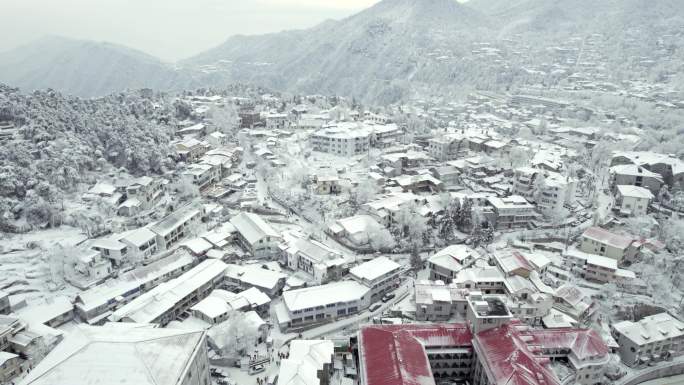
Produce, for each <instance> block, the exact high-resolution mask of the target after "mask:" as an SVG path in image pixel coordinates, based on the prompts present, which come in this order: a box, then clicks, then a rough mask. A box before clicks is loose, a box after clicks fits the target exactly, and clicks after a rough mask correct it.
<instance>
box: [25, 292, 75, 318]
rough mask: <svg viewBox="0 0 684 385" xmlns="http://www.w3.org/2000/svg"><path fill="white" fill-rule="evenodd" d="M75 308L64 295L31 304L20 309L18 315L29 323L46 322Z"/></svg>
mask: <svg viewBox="0 0 684 385" xmlns="http://www.w3.org/2000/svg"><path fill="white" fill-rule="evenodd" d="M73 309H74V305H73V304H72V303H71V300H70V299H69V298H67V297H64V296H59V297H54V298H49V299H46V300H45V301H44V302H41V303H40V304H38V303H35V304H29V305H28V306H26V307H24V308H21V309H18V310H17V311H16V313H17V316H19V318H21V319H22V320H24V321H26V322H28V323H29V324H34V323H35V324H44V323H46V322H48V321H51V320H53V319H54V318H57V317H59V316H61V315H62V314H65V313H68V312H70V311H72V310H73Z"/></svg>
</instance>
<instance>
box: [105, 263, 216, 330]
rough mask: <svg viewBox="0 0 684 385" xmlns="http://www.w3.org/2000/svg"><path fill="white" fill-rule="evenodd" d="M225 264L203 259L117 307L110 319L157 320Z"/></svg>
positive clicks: (207, 280)
mask: <svg viewBox="0 0 684 385" xmlns="http://www.w3.org/2000/svg"><path fill="white" fill-rule="evenodd" d="M225 270H226V264H225V263H223V262H222V261H220V260H217V259H207V260H204V261H203V262H201V263H200V264H199V265H197V266H195V267H193V268H192V269H190V270H189V271H188V272H186V273H184V274H183V275H181V276H180V277H178V278H176V279H173V280H171V281H168V282H164V283H162V284H160V285H159V286H157V287H155V288H154V289H152V290H150V291H148V292H147V293H144V294H142V295H141V296H139V297H137V298H136V299H134V300H133V301H131V302H129V303H127V304H126V305H124V306H122V307H120V308H119V309H117V310H116V311H114V313H112V315H111V316H110V318H111V319H112V320H113V321H117V322H118V321H122V320H123V321H129V320H130V321H132V322H138V323H153V322H159V320H158V319H159V317H161V316H162V315H163V314H165V313H166V312H167V311H169V309H171V308H173V307H174V306H176V305H177V304H178V303H180V302H181V301H182V300H183V299H184V298H186V297H187V296H188V295H190V294H191V293H193V292H195V291H196V290H198V289H199V288H200V287H203V286H204V285H206V284H207V283H209V282H212V281H214V280H216V279H217V278H218V277H221V276H223V274H224V271H225Z"/></svg>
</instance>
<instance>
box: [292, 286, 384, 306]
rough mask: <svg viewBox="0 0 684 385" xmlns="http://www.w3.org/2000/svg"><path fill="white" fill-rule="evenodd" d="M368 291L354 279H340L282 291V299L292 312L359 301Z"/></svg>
mask: <svg viewBox="0 0 684 385" xmlns="http://www.w3.org/2000/svg"><path fill="white" fill-rule="evenodd" d="M369 292H370V289H369V288H368V287H366V286H365V285H362V284H360V283H358V282H356V281H340V282H333V283H329V284H326V285H320V286H312V287H307V288H303V289H297V290H289V291H286V292H284V293H283V301H284V302H285V305H286V306H287V309H288V310H289V311H290V312H292V311H296V310H304V309H309V308H315V307H317V306H325V305H328V304H333V303H338V302H352V301H359V300H360V299H361V297H364V296H366V295H368V293H369Z"/></svg>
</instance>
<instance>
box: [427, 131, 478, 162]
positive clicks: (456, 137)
mask: <svg viewBox="0 0 684 385" xmlns="http://www.w3.org/2000/svg"><path fill="white" fill-rule="evenodd" d="M467 153H468V141H467V140H466V139H465V137H464V136H463V135H460V134H447V135H444V136H443V137H441V138H434V139H430V140H429V141H428V154H430V156H431V157H433V158H435V159H436V160H439V161H441V162H445V161H449V160H456V159H460V158H463V157H465V155H466V154H467Z"/></svg>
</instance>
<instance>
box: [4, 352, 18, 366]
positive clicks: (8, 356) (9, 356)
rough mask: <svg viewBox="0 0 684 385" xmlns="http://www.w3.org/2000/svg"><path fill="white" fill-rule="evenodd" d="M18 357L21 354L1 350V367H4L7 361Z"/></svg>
mask: <svg viewBox="0 0 684 385" xmlns="http://www.w3.org/2000/svg"><path fill="white" fill-rule="evenodd" d="M18 357H19V356H18V355H16V354H14V353H10V352H2V351H0V367H4V366H5V362H7V361H9V360H11V359H13V358H18Z"/></svg>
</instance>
